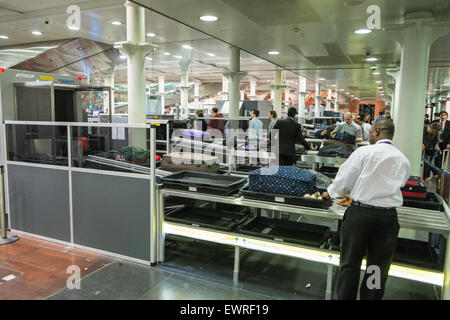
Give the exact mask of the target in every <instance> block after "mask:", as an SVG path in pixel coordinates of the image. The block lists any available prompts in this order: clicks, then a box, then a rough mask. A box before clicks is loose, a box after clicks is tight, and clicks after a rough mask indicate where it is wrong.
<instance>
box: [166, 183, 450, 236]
mask: <svg viewBox="0 0 450 320" xmlns="http://www.w3.org/2000/svg"><path fill="white" fill-rule="evenodd" d="M161 192H162V193H163V194H164V195H171V196H179V197H195V199H199V200H205V201H214V202H221V203H228V204H235V205H241V206H250V207H254V208H261V209H269V210H277V211H282V212H292V213H299V214H307V215H312V216H318V217H325V218H330V219H336V220H342V218H343V216H344V213H345V210H346V208H345V207H342V206H338V205H337V203H336V202H334V203H333V205H332V206H331V207H330V208H328V210H327V209H317V208H309V207H300V206H293V205H286V204H282V203H274V202H266V201H258V200H249V199H245V198H244V197H241V196H239V197H233V196H228V197H223V196H214V195H209V194H201V193H195V192H186V191H178V190H171V189H163V190H161ZM440 200H441V199H440ZM397 214H398V220H399V224H400V227H401V228H403V229H411V230H422V231H427V232H432V233H440V234H443V235H448V234H449V233H450V222H449V218H448V217H447V214H446V212H445V211H444V212H441V211H434V210H426V209H419V208H409V207H400V208H398V209H397Z"/></svg>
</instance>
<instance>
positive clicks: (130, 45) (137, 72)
mask: <svg viewBox="0 0 450 320" xmlns="http://www.w3.org/2000/svg"><path fill="white" fill-rule="evenodd" d="M125 7H126V14H127V41H126V42H118V43H116V44H115V45H114V47H115V48H117V49H120V50H121V51H122V52H123V53H124V54H125V55H126V56H127V58H128V71H127V74H128V123H138V124H142V123H145V122H146V112H147V101H146V93H145V82H146V81H145V56H146V55H147V54H148V53H150V52H151V51H152V50H153V48H155V47H157V46H156V45H153V44H150V43H145V11H144V8H143V7H141V6H139V5H137V4H135V3H133V2H129V1H127V2H126V3H125ZM131 141H132V143H133V145H134V146H138V147H142V148H146V139H145V135H142V134H139V135H136V134H132V135H131V138H130V143H131Z"/></svg>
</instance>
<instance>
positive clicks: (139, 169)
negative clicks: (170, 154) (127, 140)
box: [86, 155, 172, 177]
mask: <svg viewBox="0 0 450 320" xmlns="http://www.w3.org/2000/svg"><path fill="white" fill-rule="evenodd" d="M86 161H89V162H92V163H96V164H100V165H106V166H110V167H114V168H117V169H120V170H128V171H131V172H133V173H141V174H147V175H149V174H150V168H149V167H144V166H140V165H137V164H132V163H127V162H123V161H119V160H113V159H106V158H103V157H98V156H92V155H89V156H88V157H87V159H86ZM170 174H172V172H168V171H164V170H160V169H156V176H157V177H165V176H167V175H170Z"/></svg>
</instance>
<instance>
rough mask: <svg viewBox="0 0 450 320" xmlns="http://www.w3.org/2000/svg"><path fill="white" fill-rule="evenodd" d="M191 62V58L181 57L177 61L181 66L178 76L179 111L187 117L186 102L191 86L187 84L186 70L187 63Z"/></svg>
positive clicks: (187, 68)
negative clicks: (181, 58) (179, 91)
mask: <svg viewBox="0 0 450 320" xmlns="http://www.w3.org/2000/svg"><path fill="white" fill-rule="evenodd" d="M190 64H191V60H189V59H183V60H181V61H180V62H179V65H180V68H181V76H180V80H181V81H180V90H181V95H180V113H181V115H182V116H183V118H185V119H187V118H188V117H189V113H188V110H187V106H188V102H189V90H190V89H191V87H189V86H188V84H189V82H188V70H189V65H190Z"/></svg>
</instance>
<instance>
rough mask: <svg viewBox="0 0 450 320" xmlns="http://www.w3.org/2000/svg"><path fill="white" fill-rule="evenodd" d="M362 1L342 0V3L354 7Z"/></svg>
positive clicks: (362, 1)
mask: <svg viewBox="0 0 450 320" xmlns="http://www.w3.org/2000/svg"><path fill="white" fill-rule="evenodd" d="M363 3H364V0H347V1H345V2H344V4H345V5H346V6H347V7H356V6H360V5H362V4H363Z"/></svg>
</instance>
